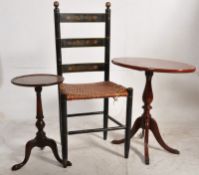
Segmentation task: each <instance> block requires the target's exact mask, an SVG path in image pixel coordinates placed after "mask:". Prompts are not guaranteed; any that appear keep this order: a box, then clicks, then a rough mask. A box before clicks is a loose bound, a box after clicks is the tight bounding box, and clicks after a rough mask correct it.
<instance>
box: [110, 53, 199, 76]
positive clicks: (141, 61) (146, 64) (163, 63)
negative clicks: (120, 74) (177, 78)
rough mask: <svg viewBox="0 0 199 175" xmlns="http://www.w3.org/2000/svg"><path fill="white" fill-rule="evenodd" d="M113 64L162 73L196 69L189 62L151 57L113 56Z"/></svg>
mask: <svg viewBox="0 0 199 175" xmlns="http://www.w3.org/2000/svg"><path fill="white" fill-rule="evenodd" d="M112 62H113V64H116V65H118V66H121V67H126V68H129V69H135V70H139V71H150V72H163V73H189V72H194V71H195V70H196V67H195V66H192V65H190V64H186V63H181V62H176V61H170V60H162V59H153V58H139V57H138V58H133V57H132V58H129V57H126V58H114V59H113V60H112Z"/></svg>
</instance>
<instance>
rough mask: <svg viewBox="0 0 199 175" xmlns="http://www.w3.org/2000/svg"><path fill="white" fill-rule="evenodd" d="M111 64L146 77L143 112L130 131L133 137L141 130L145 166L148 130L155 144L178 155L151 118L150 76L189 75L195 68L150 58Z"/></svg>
mask: <svg viewBox="0 0 199 175" xmlns="http://www.w3.org/2000/svg"><path fill="white" fill-rule="evenodd" d="M112 62H113V64H116V65H118V66H121V67H125V68H129V69H134V70H138V71H144V72H145V76H146V84H145V88H144V92H143V96H142V99H143V102H144V106H143V109H144V112H143V114H142V115H141V117H139V118H137V119H136V121H135V122H134V125H133V127H132V129H131V137H133V136H134V135H135V133H136V132H137V131H138V129H139V128H142V129H143V137H144V157H145V164H149V151H148V139H149V130H151V131H152V133H153V135H154V136H155V138H156V140H157V142H158V143H159V144H160V145H161V146H162V147H163V148H164V149H165V150H167V151H169V152H171V153H173V154H179V153H180V152H179V151H178V150H176V149H173V148H171V147H169V146H168V145H167V144H166V143H165V142H164V140H163V138H162V137H161V135H160V132H159V128H158V125H157V122H156V121H155V119H153V118H152V117H151V114H150V110H151V108H152V107H151V103H152V101H153V91H152V85H151V81H152V76H153V74H154V72H157V73H190V72H194V71H195V69H196V68H195V67H194V66H192V65H189V64H185V63H180V62H175V61H168V60H161V59H150V58H115V59H113V60H112ZM123 142H124V139H120V140H113V141H112V143H113V144H121V143H123Z"/></svg>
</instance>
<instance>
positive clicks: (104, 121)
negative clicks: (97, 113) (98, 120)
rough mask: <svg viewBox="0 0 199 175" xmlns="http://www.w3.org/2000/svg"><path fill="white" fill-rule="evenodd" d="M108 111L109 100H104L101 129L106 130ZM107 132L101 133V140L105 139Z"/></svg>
mask: <svg viewBox="0 0 199 175" xmlns="http://www.w3.org/2000/svg"><path fill="white" fill-rule="evenodd" d="M108 110H109V99H108V98H105V99H104V117H103V128H104V129H107V128H108ZM107 135H108V131H107V130H105V131H104V132H103V136H104V137H103V138H104V140H106V139H107Z"/></svg>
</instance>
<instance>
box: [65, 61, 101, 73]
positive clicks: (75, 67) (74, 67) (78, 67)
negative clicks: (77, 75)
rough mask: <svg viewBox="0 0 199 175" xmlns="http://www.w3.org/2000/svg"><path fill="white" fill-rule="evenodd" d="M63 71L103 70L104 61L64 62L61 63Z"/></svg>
mask: <svg viewBox="0 0 199 175" xmlns="http://www.w3.org/2000/svg"><path fill="white" fill-rule="evenodd" d="M62 70H63V72H91V71H104V70H105V64H104V63H87V64H64V65H62Z"/></svg>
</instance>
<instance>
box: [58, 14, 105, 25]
mask: <svg viewBox="0 0 199 175" xmlns="http://www.w3.org/2000/svg"><path fill="white" fill-rule="evenodd" d="M60 22H62V23H64V22H70V23H77V22H78V23H82V22H105V14H104V13H90V14H84V13H62V14H60Z"/></svg>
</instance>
